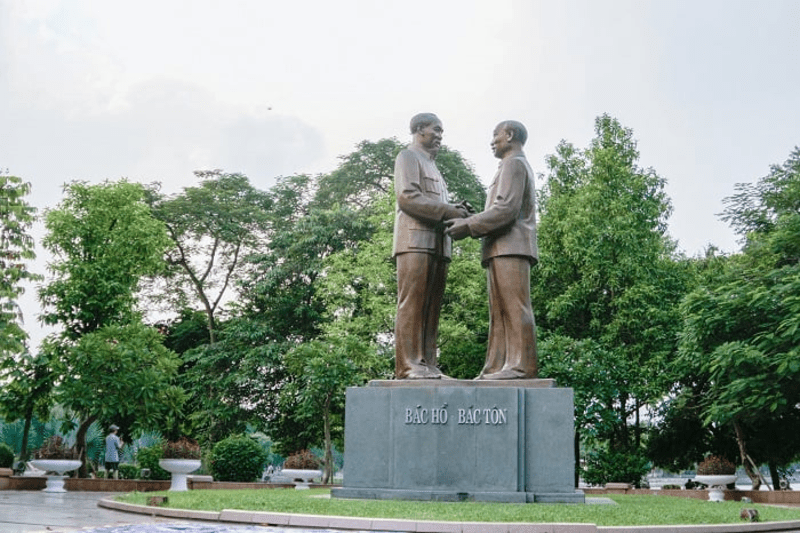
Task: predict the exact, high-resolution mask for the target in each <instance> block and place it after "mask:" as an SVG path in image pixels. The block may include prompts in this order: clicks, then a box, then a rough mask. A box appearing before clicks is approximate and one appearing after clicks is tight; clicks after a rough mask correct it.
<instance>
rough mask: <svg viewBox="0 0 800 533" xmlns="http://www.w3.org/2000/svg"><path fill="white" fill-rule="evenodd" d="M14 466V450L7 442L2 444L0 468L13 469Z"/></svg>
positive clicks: (0, 447)
mask: <svg viewBox="0 0 800 533" xmlns="http://www.w3.org/2000/svg"><path fill="white" fill-rule="evenodd" d="M13 465H14V450H13V449H12V448H11V446H9V445H8V444H6V443H5V442H2V443H0V468H11V467H12V466H13Z"/></svg>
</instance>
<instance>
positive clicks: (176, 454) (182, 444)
mask: <svg viewBox="0 0 800 533" xmlns="http://www.w3.org/2000/svg"><path fill="white" fill-rule="evenodd" d="M161 457H162V458H163V459H200V445H199V444H197V441H195V440H192V439H190V438H188V437H181V438H180V439H178V440H176V441H172V442H167V443H166V444H164V453H163V455H162V456H161Z"/></svg>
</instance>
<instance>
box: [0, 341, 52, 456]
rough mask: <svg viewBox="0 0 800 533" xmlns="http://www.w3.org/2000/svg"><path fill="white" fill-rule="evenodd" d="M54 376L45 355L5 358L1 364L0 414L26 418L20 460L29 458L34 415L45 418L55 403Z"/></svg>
mask: <svg viewBox="0 0 800 533" xmlns="http://www.w3.org/2000/svg"><path fill="white" fill-rule="evenodd" d="M53 380H54V375H53V372H52V369H51V366H50V361H49V359H48V358H47V357H46V355H45V354H42V353H40V354H38V355H36V356H31V355H30V354H29V353H27V352H26V353H24V354H22V355H21V356H19V357H11V356H7V357H4V358H3V360H2V363H1V364H0V382H2V383H3V387H2V389H0V414H1V415H2V417H3V418H4V419H5V420H6V421H12V420H22V421H23V428H22V441H21V444H20V460H21V461H22V462H25V461H27V460H28V449H29V445H28V443H29V436H30V432H31V425H32V424H33V421H34V418H39V419H40V420H45V419H47V417H48V414H49V411H50V407H51V405H52V390H53Z"/></svg>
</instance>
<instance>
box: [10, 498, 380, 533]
mask: <svg viewBox="0 0 800 533" xmlns="http://www.w3.org/2000/svg"><path fill="white" fill-rule="evenodd" d="M114 495H116V493H102V492H64V493H60V494H52V493H46V492H42V491H0V533H27V532H49V533H63V532H67V531H76V530H91V531H93V532H96V533H228V532H230V533H247V532H248V531H249V532H252V533H284V532H290V533H305V532H309V533H310V532H315V533H316V532H324V531H332V530H325V529H305V530H303V529H298V528H283V527H257V526H251V525H239V524H221V523H219V522H207V521H192V520H184V519H176V518H168V517H160V516H150V515H146V514H136V513H125V512H121V511H117V510H113V509H106V508H103V507H98V505H97V502H98V501H99V500H101V499H103V498H109V497H112V496H114ZM373 533H374V532H373Z"/></svg>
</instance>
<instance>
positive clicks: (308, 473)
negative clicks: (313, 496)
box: [281, 468, 322, 490]
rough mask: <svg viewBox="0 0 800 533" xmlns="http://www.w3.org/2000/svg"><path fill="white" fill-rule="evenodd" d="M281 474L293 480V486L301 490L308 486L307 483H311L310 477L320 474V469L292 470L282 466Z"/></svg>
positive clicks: (319, 475)
mask: <svg viewBox="0 0 800 533" xmlns="http://www.w3.org/2000/svg"><path fill="white" fill-rule="evenodd" d="M281 475H282V476H284V477H288V478H291V479H293V480H295V485H294V488H295V489H297V490H303V489H307V488H308V484H309V483H311V480H312V479H314V478H315V477H321V476H322V470H294V469H291V468H284V469H283V470H281ZM298 479H299V480H300V481H299V482H298V481H297V480H298Z"/></svg>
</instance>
